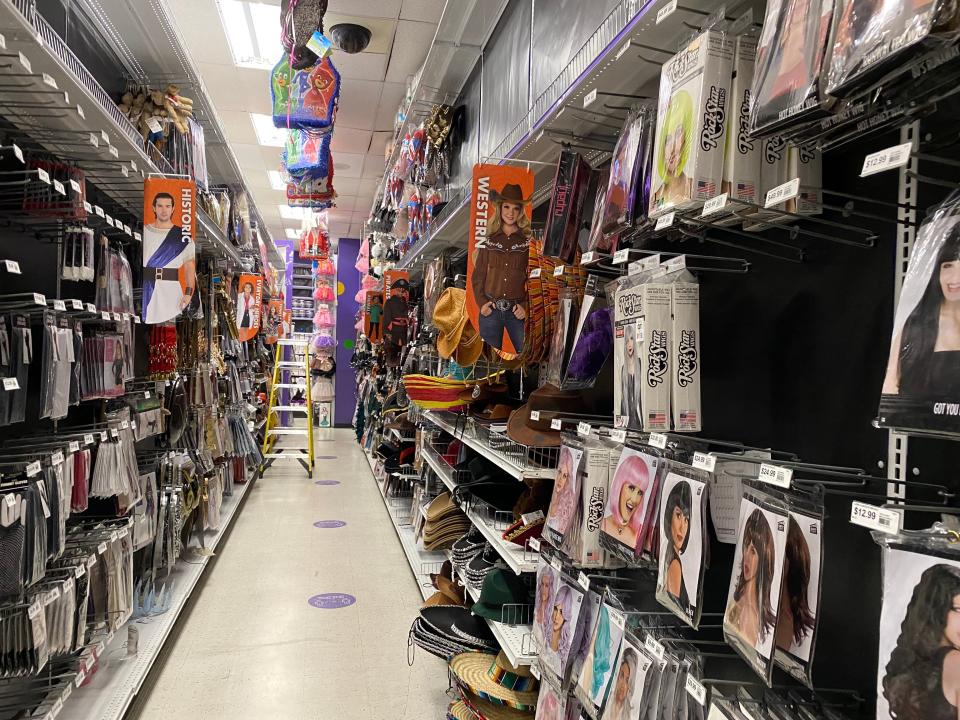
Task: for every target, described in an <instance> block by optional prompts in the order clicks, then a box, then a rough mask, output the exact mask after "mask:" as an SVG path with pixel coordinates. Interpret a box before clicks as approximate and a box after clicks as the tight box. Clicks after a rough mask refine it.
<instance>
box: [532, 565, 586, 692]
mask: <svg viewBox="0 0 960 720" xmlns="http://www.w3.org/2000/svg"><path fill="white" fill-rule="evenodd" d="M582 604H583V591H582V590H581V589H580V587H579V586H577V585H574V584H573V583H571V582H568V581H567V580H565V579H564V578H563V577H562V576H561V578H560V580H559V582H558V583H557V590H556V593H555V594H554V596H553V602H552V603H551V604H550V618H549V626H548V627H547V628H545V629H544V638H543V639H544V642H543V644H542V645H540V646H539V648H540V667H541V669H543V668H546V669H547V670H549V671H550V672H551V673H552V674H553V676H554V677H557V678H563V677H564V675H565V674H566V670H567V663H568V661H569V658H570V650H571V647H572V646H573V638H574V635H575V634H576V628H577V618H578V617H579V615H580V607H581V605H582Z"/></svg>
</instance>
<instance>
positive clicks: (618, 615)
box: [610, 608, 627, 630]
mask: <svg viewBox="0 0 960 720" xmlns="http://www.w3.org/2000/svg"><path fill="white" fill-rule="evenodd" d="M610 622H612V623H613V624H614V626H615V627H616V628H617V629H618V630H623V628H624V627H625V626H626V624H627V616H626V615H624V614H623V613H622V612H620V611H619V610H614V609H612V608H611V609H610Z"/></svg>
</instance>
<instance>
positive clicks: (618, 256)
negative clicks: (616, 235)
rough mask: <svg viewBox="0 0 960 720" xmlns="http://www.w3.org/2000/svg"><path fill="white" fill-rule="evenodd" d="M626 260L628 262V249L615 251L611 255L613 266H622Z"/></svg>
mask: <svg viewBox="0 0 960 720" xmlns="http://www.w3.org/2000/svg"><path fill="white" fill-rule="evenodd" d="M628 260H630V250H629V249H628V248H624V249H623V250H617V251H616V252H615V253H614V254H613V264H614V265H623V263H625V262H627V261H628Z"/></svg>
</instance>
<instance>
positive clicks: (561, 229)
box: [543, 150, 592, 263]
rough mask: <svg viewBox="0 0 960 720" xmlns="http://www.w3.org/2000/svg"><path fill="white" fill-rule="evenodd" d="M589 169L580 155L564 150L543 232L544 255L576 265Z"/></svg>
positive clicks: (554, 179)
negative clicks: (574, 260)
mask: <svg viewBox="0 0 960 720" xmlns="http://www.w3.org/2000/svg"><path fill="white" fill-rule="evenodd" d="M591 173H592V171H591V170H590V166H589V165H587V163H586V162H585V161H584V159H583V157H582V156H581V155H580V153H578V152H574V151H573V150H563V151H561V153H560V159H559V160H558V161H557V172H556V174H555V175H554V178H553V195H552V197H551V198H550V210H549V212H548V213H547V225H546V228H545V229H544V233H543V254H544V255H547V256H549V257H554V258H558V259H559V260H561V261H562V262H566V263H571V262H573V257H574V253H575V252H576V250H577V235H578V233H579V230H580V214H581V213H582V212H583V202H584V199H585V198H586V194H587V190H588V188H589V184H590V175H591Z"/></svg>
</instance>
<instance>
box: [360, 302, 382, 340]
mask: <svg viewBox="0 0 960 720" xmlns="http://www.w3.org/2000/svg"><path fill="white" fill-rule="evenodd" d="M382 318H383V293H382V292H377V291H375V290H367V296H366V300H365V302H364V305H363V334H364V335H366V336H367V338H368V339H369V340H370V342H371V343H374V344H377V343H379V342H380V341H381V340H383V335H382V333H381V332H380V321H381V319H382Z"/></svg>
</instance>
